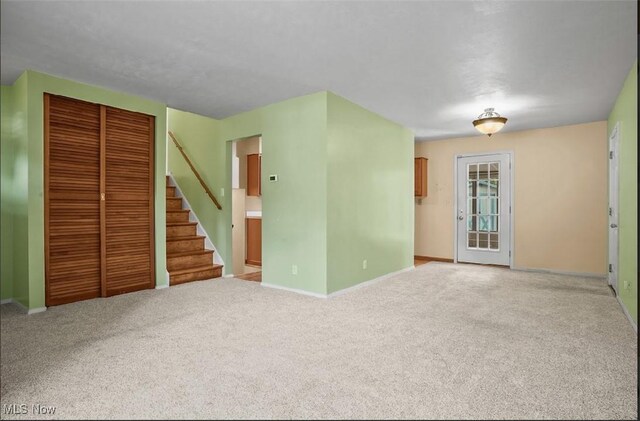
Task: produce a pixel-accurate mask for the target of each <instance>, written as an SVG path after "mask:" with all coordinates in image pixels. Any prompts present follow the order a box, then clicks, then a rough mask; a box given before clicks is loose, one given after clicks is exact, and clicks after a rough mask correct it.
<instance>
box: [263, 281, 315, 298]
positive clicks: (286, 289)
mask: <svg viewBox="0 0 640 421" xmlns="http://www.w3.org/2000/svg"><path fill="white" fill-rule="evenodd" d="M260 285H262V286H263V287H267V288H274V289H281V290H284V291H289V292H295V293H296V294H302V295H309V296H311V297H316V298H327V295H326V294H320V293H318V292H311V291H305V290H303V289H297V288H289V287H283V286H282V285H275V284H269V283H266V282H260Z"/></svg>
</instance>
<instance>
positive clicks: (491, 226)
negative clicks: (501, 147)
mask: <svg viewBox="0 0 640 421" xmlns="http://www.w3.org/2000/svg"><path fill="white" fill-rule="evenodd" d="M511 162H512V159H511V153H510V152H504V153H490V154H477V155H458V156H456V162H455V168H456V170H455V174H456V183H455V189H456V192H455V197H456V205H455V222H454V226H455V250H454V262H465V263H479V264H488V265H499V266H512V262H513V258H512V252H511V244H512V232H513V231H512V224H513V218H512V213H511V192H512V172H511V165H512V164H511Z"/></svg>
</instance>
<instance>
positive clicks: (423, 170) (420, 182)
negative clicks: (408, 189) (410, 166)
mask: <svg viewBox="0 0 640 421" xmlns="http://www.w3.org/2000/svg"><path fill="white" fill-rule="evenodd" d="M414 167H415V168H414V171H415V172H414V176H415V182H414V196H415V197H427V158H415V160H414Z"/></svg>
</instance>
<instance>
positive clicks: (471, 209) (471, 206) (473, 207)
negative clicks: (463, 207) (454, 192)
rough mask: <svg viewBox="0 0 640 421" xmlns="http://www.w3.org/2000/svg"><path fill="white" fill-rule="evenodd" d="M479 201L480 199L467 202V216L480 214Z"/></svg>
mask: <svg viewBox="0 0 640 421" xmlns="http://www.w3.org/2000/svg"><path fill="white" fill-rule="evenodd" d="M477 200H478V199H475V198H469V199H468V200H467V215H475V214H477V213H478V208H477V206H478V204H477Z"/></svg>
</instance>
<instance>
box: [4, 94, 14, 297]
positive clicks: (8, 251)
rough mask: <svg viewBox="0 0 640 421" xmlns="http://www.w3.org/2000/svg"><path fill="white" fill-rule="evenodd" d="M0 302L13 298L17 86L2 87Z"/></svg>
mask: <svg viewBox="0 0 640 421" xmlns="http://www.w3.org/2000/svg"><path fill="white" fill-rule="evenodd" d="M0 111H1V117H0V129H1V135H0V160H1V162H0V170H1V171H2V176H1V177H0V182H1V183H2V184H1V185H0V224H1V226H2V229H0V299H1V300H5V299H9V298H13V244H12V243H13V212H14V207H13V198H12V193H13V178H14V172H15V164H16V163H15V162H14V160H13V144H14V142H15V139H14V138H13V133H14V130H13V125H14V124H15V122H17V118H16V110H15V104H14V99H13V87H12V86H2V87H0Z"/></svg>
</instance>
